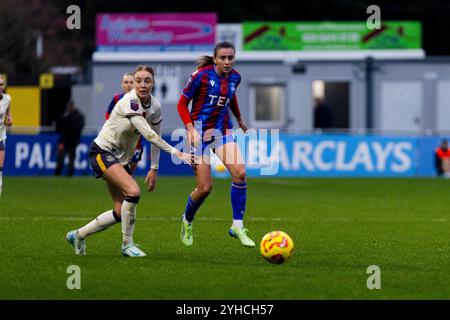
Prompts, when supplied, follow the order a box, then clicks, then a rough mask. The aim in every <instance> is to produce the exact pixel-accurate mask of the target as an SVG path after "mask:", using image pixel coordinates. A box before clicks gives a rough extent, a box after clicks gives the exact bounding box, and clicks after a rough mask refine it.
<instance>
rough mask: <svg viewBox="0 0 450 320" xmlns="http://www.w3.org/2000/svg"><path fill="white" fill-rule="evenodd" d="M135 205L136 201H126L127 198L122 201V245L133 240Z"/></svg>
mask: <svg viewBox="0 0 450 320" xmlns="http://www.w3.org/2000/svg"><path fill="white" fill-rule="evenodd" d="M136 206H137V203H133V202H128V201H127V200H124V202H122V234H123V245H124V246H126V245H128V244H130V243H132V242H133V233H134V225H135V222H136Z"/></svg>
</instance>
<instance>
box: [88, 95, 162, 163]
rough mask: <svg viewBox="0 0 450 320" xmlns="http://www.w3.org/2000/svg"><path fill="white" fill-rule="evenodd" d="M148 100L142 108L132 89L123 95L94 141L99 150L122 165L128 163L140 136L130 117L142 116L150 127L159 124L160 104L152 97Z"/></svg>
mask: <svg viewBox="0 0 450 320" xmlns="http://www.w3.org/2000/svg"><path fill="white" fill-rule="evenodd" d="M150 98H151V101H150V104H149V105H147V106H143V105H142V103H141V101H140V100H139V98H138V96H137V95H136V91H135V90H134V89H133V90H131V91H130V92H129V93H127V94H126V95H124V96H123V97H122V99H120V100H119V102H117V104H116V105H115V107H114V109H113V111H112V112H111V115H110V116H109V119H108V120H106V122H105V124H104V125H103V127H102V129H101V131H100V133H99V134H98V136H97V138H95V140H94V142H95V143H96V144H97V145H98V146H99V147H100V148H102V149H104V150H107V151H109V152H111V153H112V154H113V155H114V156H115V157H116V158H117V159H118V160H119V161H120V163H121V164H122V165H126V164H128V163H129V162H130V160H131V158H132V157H133V154H134V150H135V148H136V145H137V143H138V140H139V136H140V133H139V131H138V130H137V129H136V128H135V127H134V126H133V125H132V124H131V122H130V117H133V116H143V117H144V118H145V120H146V121H147V123H148V124H149V125H150V127H151V126H152V125H156V124H158V123H160V122H161V103H160V102H159V100H158V99H156V98H155V97H153V96H152V95H150Z"/></svg>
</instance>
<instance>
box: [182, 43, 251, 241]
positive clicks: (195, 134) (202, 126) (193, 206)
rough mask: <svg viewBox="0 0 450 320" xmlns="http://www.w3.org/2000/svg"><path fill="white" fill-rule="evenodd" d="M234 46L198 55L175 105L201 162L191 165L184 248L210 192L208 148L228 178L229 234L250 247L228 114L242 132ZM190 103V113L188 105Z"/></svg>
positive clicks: (241, 171) (240, 165)
mask: <svg viewBox="0 0 450 320" xmlns="http://www.w3.org/2000/svg"><path fill="white" fill-rule="evenodd" d="M234 61H235V48H234V46H233V44H231V43H229V42H226V41H224V42H219V43H218V44H217V45H216V46H215V48H214V57H211V56H203V57H201V59H200V60H199V63H198V67H197V70H196V71H195V72H194V73H193V74H192V75H191V77H190V79H189V81H188V83H187V84H186V87H185V88H184V90H183V92H182V95H181V97H180V100H179V102H178V112H179V114H180V116H181V119H182V120H183V122H184V124H185V126H186V129H187V137H188V140H189V143H190V144H191V146H192V148H193V149H194V150H195V151H194V152H195V153H196V154H197V155H199V154H198V153H197V152H201V155H200V156H201V157H199V158H200V159H201V161H200V163H198V164H196V165H195V178H196V182H197V186H196V188H195V189H194V191H193V192H192V193H191V194H190V195H189V198H188V201H187V205H186V209H185V212H184V214H183V216H182V226H181V240H182V242H183V243H184V245H186V246H191V245H192V244H193V230H192V222H193V220H194V216H195V213H196V212H197V210H198V209H199V207H200V206H201V204H202V203H203V201H204V200H205V199H206V197H207V196H208V195H209V194H210V192H211V190H212V176H211V166H210V158H209V155H210V153H209V152H210V150H212V151H213V152H214V153H215V154H216V155H217V156H218V157H219V159H220V160H221V161H222V162H223V163H224V165H225V166H226V168H227V169H228V171H229V172H230V174H231V179H232V182H231V205H232V209H233V225H232V226H231V228H230V229H229V234H230V236H232V237H235V238H237V239H239V240H240V242H241V244H242V245H244V246H246V247H254V246H255V243H254V242H253V241H252V240H251V239H250V238H249V237H248V235H247V232H248V230H247V229H245V228H244V226H243V218H244V213H245V207H246V202H247V196H246V195H247V181H246V172H245V164H244V161H243V158H242V155H241V152H240V150H239V147H238V145H237V143H236V141H235V138H234V135H233V132H232V129H233V125H232V122H231V117H230V114H229V110H228V109H231V111H232V112H233V115H234V116H235V117H236V120H237V123H238V124H239V127H240V128H241V129H242V130H243V131H244V132H246V131H247V126H246V124H245V122H244V120H243V119H242V117H241V114H240V111H239V106H238V102H237V98H236V89H237V87H238V86H239V83H240V81H241V76H240V74H239V73H238V72H237V71H236V70H234V69H233V64H234ZM191 100H193V103H192V108H191V110H190V111H189V109H188V105H189V102H190V101H191Z"/></svg>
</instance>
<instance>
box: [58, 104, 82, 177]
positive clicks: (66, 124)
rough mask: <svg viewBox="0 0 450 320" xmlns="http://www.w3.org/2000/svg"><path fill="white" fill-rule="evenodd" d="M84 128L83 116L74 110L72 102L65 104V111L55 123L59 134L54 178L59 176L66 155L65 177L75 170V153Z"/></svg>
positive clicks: (71, 174)
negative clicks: (67, 159)
mask: <svg viewBox="0 0 450 320" xmlns="http://www.w3.org/2000/svg"><path fill="white" fill-rule="evenodd" d="M83 128H84V115H83V114H82V113H81V112H80V111H79V110H78V109H77V108H75V104H74V102H73V101H69V102H68V103H67V108H66V111H65V112H64V114H63V116H62V118H61V119H59V121H58V122H57V126H56V130H57V131H58V132H59V133H60V137H59V140H58V151H57V156H56V169H55V176H59V175H61V171H62V169H63V167H64V160H65V158H66V155H68V156H69V164H68V169H67V176H69V177H70V176H73V174H74V171H75V168H74V163H75V155H76V154H75V151H76V149H77V146H78V144H79V143H80V139H81V131H82V130H83Z"/></svg>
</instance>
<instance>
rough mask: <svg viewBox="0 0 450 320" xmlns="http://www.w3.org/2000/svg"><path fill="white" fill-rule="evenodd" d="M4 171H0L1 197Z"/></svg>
mask: <svg viewBox="0 0 450 320" xmlns="http://www.w3.org/2000/svg"><path fill="white" fill-rule="evenodd" d="M2 185H3V171H0V196H1V195H2Z"/></svg>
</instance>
